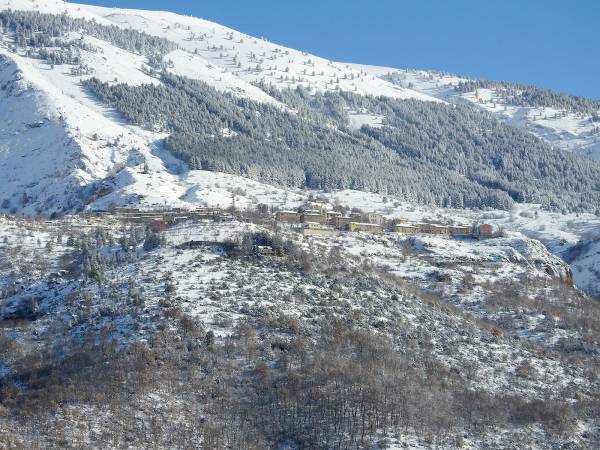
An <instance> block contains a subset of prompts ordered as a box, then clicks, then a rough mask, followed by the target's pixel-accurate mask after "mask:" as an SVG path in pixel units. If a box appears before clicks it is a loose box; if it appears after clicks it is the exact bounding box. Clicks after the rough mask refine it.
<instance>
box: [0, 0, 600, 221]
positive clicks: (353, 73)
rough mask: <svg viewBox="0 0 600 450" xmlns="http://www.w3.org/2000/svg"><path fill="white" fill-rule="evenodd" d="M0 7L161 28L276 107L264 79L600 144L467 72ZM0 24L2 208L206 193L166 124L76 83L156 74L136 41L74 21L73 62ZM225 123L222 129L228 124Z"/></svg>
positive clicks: (169, 24) (232, 87) (180, 53)
mask: <svg viewBox="0 0 600 450" xmlns="http://www.w3.org/2000/svg"><path fill="white" fill-rule="evenodd" d="M0 10H4V11H7V10H12V11H32V12H39V13H46V14H66V15H67V16H69V17H72V18H80V19H85V20H86V21H88V22H90V23H96V24H100V25H104V26H117V27H120V28H121V29H124V30H130V29H131V30H137V31H140V32H142V33H145V34H146V35H150V36H154V37H157V38H160V39H162V40H164V41H165V42H167V41H168V42H169V43H171V44H172V46H173V49H169V51H167V52H165V53H166V54H165V55H164V57H163V61H164V68H165V69H166V70H168V71H169V72H170V73H172V74H175V75H181V76H185V77H187V78H190V79H194V80H199V81H202V82H205V83H207V84H208V85H209V86H212V87H214V88H215V89H217V90H218V91H219V92H223V93H228V94H231V95H233V96H236V97H239V98H248V99H251V100H253V101H256V102H259V103H264V104H268V105H273V106H275V107H277V108H280V109H281V110H282V111H287V110H289V106H287V105H284V104H282V102H281V101H280V100H278V99H276V98H274V97H273V96H272V95H270V94H269V92H271V91H270V90H267V89H264V87H265V86H268V87H269V89H285V88H296V87H299V86H300V87H303V88H305V89H306V90H308V92H312V93H316V92H348V93H352V94H357V95H369V96H384V97H389V98H396V99H414V100H419V101H426V102H442V103H444V102H449V103H456V102H458V101H459V100H460V101H469V102H475V103H476V104H478V105H481V106H482V107H483V108H485V109H488V110H490V111H492V112H498V113H499V114H500V113H501V114H502V115H505V116H507V117H508V118H509V119H510V122H511V123H513V124H516V125H523V126H525V127H526V128H527V130H529V131H532V132H533V133H534V134H536V135H538V136H541V137H543V138H545V139H547V140H548V141H550V142H552V143H557V144H559V145H560V146H561V147H563V148H569V149H573V150H575V151H577V152H579V153H584V154H586V153H589V154H591V155H594V154H595V152H596V146H597V144H598V142H597V139H598V138H597V136H596V135H594V134H593V133H594V130H595V127H596V125H595V124H594V123H592V122H591V121H590V120H589V118H576V117H575V116H574V115H569V114H566V115H565V114H564V113H563V112H560V111H555V110H552V111H550V110H547V109H546V110H540V109H539V108H538V109H535V108H525V107H516V106H515V107H513V106H511V105H504V104H502V102H501V101H497V102H496V101H495V100H494V101H492V100H489V97H490V95H491V94H490V92H491V91H490V90H484V89H479V90H478V91H477V93H476V94H472V93H463V94H458V93H456V92H455V90H454V87H453V86H455V85H457V84H458V83H459V82H461V81H465V80H464V79H461V78H458V77H449V76H445V75H438V74H433V73H426V72H417V71H399V70H396V69H385V68H377V67H370V66H357V65H351V64H344V63H338V62H333V61H329V60H326V59H323V58H320V57H318V56H315V55H310V54H307V53H304V52H300V51H297V50H294V49H290V48H285V47H282V46H278V45H276V44H273V43H271V42H268V41H266V40H263V39H259V38H255V37H251V36H247V35H245V34H243V33H239V32H237V31H235V30H232V29H229V28H226V27H223V26H221V25H218V24H215V23H212V22H209V21H206V20H202V19H198V18H193V17H188V16H181V15H177V14H173V13H168V12H155V11H142V10H127V9H115V8H102V7H97V6H89V5H81V4H72V3H68V2H64V1H61V0H1V1H0ZM2 31H3V33H2V36H1V40H0V61H1V62H0V65H1V66H0V71H1V72H0V73H1V75H0V76H1V80H2V85H1V87H2V92H1V94H0V95H2V107H1V108H0V114H2V115H3V118H4V116H5V117H6V118H5V120H3V125H2V128H1V129H0V154H1V155H2V156H1V159H0V169H1V171H2V174H3V175H4V174H6V176H2V177H0V178H1V180H2V181H1V182H0V183H1V185H0V187H1V192H2V198H0V201H1V202H2V205H3V209H4V211H5V212H7V211H8V212H21V213H26V214H30V215H35V214H45V215H50V214H52V213H63V212H68V211H77V210H81V209H83V208H86V207H91V208H94V207H102V208H104V207H106V206H107V205H110V204H115V205H119V204H127V203H137V202H140V203H146V204H165V203H168V204H170V205H176V206H193V205H194V204H198V203H203V200H204V199H202V198H199V197H198V195H196V194H195V193H197V192H199V191H201V190H202V184H201V183H202V181H200V180H204V179H206V175H205V174H202V173H201V172H199V171H195V170H193V171H189V170H187V168H186V166H185V164H183V163H182V162H180V161H178V160H176V159H175V158H174V157H173V156H172V155H171V153H170V152H168V151H166V150H165V148H164V138H165V137H166V134H165V133H164V132H163V131H164V130H160V129H159V128H157V129H156V130H155V131H151V130H148V129H142V128H141V127H138V126H134V125H132V124H131V123H128V122H127V121H125V120H124V119H123V117H122V116H120V115H119V114H117V113H116V112H115V111H113V110H111V109H109V108H107V107H106V106H104V105H102V104H101V103H100V102H99V101H98V100H97V99H96V98H94V97H93V96H92V95H90V92H89V91H88V90H87V89H85V88H84V87H82V85H81V81H82V80H85V79H89V78H90V77H92V76H93V77H95V78H96V79H98V80H100V81H102V82H110V83H115V82H119V83H126V84H127V85H129V86H139V85H142V84H155V85H159V84H161V81H160V80H159V78H158V77H156V74H155V73H153V71H152V68H151V67H150V66H151V65H152V64H151V62H150V61H149V57H148V55H146V54H144V51H143V50H142V49H139V48H138V49H136V50H135V51H133V50H131V49H127V48H124V47H125V46H123V45H120V46H119V45H116V44H115V43H114V42H110V40H107V39H99V38H98V37H94V35H93V33H87V32H83V33H80V32H75V31H72V32H69V33H68V34H67V35H66V36H65V37H62V38H61V39H62V41H61V45H63V46H69V45H71V47H72V46H73V42H76V46H77V54H78V58H79V59H78V65H77V66H76V67H74V66H73V65H72V64H50V63H49V61H48V60H47V59H46V60H44V59H40V58H39V55H34V54H32V53H31V52H28V51H27V50H26V48H27V45H25V46H24V47H22V46H18V45H16V43H15V42H14V36H12V35H11V32H10V30H2ZM475 97H477V98H475ZM292 112H293V111H292ZM557 114H558V115H559V116H560V118H555V117H556V116H557ZM347 115H348V120H349V126H350V128H351V129H358V128H360V127H361V126H363V125H369V126H371V127H374V128H376V127H379V126H380V125H381V124H382V121H384V120H385V119H386V118H385V117H384V116H382V115H379V114H377V113H374V112H373V111H368V110H361V109H360V108H359V109H352V110H348V111H347ZM222 132H223V133H225V134H224V136H225V135H226V134H227V133H229V131H228V130H227V129H226V128H223V130H222ZM144 168H145V169H146V170H144ZM148 169H149V170H148ZM199 183H200V184H199ZM240 183H245V181H240ZM225 201H226V200H225Z"/></svg>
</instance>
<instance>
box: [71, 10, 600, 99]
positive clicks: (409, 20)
mask: <svg viewBox="0 0 600 450" xmlns="http://www.w3.org/2000/svg"><path fill="white" fill-rule="evenodd" d="M78 3H93V4H97V5H104V6H118V7H125V8H142V9H160V10H169V11H174V12H179V13H183V14H190V15H194V16H198V17H202V18H205V19H209V20H213V21H215V22H218V23H221V24H222V25H226V26H229V27H231V28H235V29H237V30H239V31H242V32H245V33H247V34H250V35H254V36H259V37H265V38H267V39H269V40H271V41H273V42H276V43H279V44H283V45H287V46H290V47H293V48H297V49H300V50H304V51H307V52H310V53H314V54H317V55H319V56H323V57H326V58H329V59H333V60H337V61H345V62H357V63H365V64H375V65H384V66H392V67H409V68H419V69H435V70H441V71H446V72H452V73H458V74H464V75H470V76H474V77H480V78H488V79H495V80H507V81H518V82H523V83H528V84H534V85H537V86H541V87H546V88H550V89H555V90H559V91H562V92H568V93H571V94H577V95H584V96H588V97H592V98H596V99H600V0H570V1H569V0H411V1H404V0H371V1H363V0H320V1H319V0H301V1H299V0H211V1H205V0H170V1H165V0H144V1H140V0H137V1H136V0H86V1H81V2H78Z"/></svg>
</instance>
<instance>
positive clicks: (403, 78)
mask: <svg viewBox="0 0 600 450" xmlns="http://www.w3.org/2000/svg"><path fill="white" fill-rule="evenodd" d="M352 67H354V68H355V69H356V70H361V71H363V72H366V73H368V74H370V75H372V76H375V77H377V78H380V79H385V80H388V81H390V82H393V83H395V84H396V85H398V86H401V87H406V88H410V89H411V90H415V91H418V92H421V93H422V94H425V95H428V96H431V97H435V98H438V99H440V100H443V101H446V102H449V103H471V104H474V105H477V106H478V107H480V108H482V109H484V110H486V111H488V112H490V113H492V114H495V115H497V116H498V117H499V118H500V119H502V120H504V121H506V122H507V123H509V124H510V125H513V126H517V127H521V128H524V129H526V130H527V131H529V132H531V133H532V134H534V135H535V136H537V137H539V138H542V139H544V140H545V141H546V142H548V143H549V144H550V145H552V146H554V147H557V148H560V149H563V150H570V151H575V152H577V153H579V154H581V155H583V156H588V157H591V158H594V159H600V133H599V132H598V130H600V126H599V125H598V124H596V123H594V122H592V121H591V116H589V115H584V114H578V113H574V112H570V111H566V110H561V109H556V108H551V107H543V108H542V107H538V108H534V107H524V106H520V105H515V104H511V103H507V102H505V101H504V100H503V99H502V98H501V97H500V96H498V95H497V93H495V92H493V90H491V89H478V90H477V91H476V92H467V93H460V92H457V91H456V90H455V86H457V85H458V84H459V83H460V82H466V81H469V79H468V78H465V77H460V76H456V75H450V74H445V73H439V72H429V71H422V70H399V69H393V68H388V67H376V66H366V65H352Z"/></svg>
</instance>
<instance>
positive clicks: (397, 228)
mask: <svg viewBox="0 0 600 450" xmlns="http://www.w3.org/2000/svg"><path fill="white" fill-rule="evenodd" d="M275 219H276V220H277V221H278V222H284V223H289V224H293V225H297V227H298V229H300V230H301V231H302V233H303V234H304V235H310V236H317V235H318V236H331V235H335V234H336V233H337V232H338V231H353V232H358V231H362V232H366V233H374V234H378V233H383V232H384V231H390V232H396V233H400V234H405V235H417V234H431V235H441V236H455V237H477V238H482V239H483V238H491V237H494V236H495V233H494V229H493V227H492V226H491V225H488V224H481V225H477V226H465V225H442V224H433V223H413V222H407V221H405V220H403V219H395V220H386V219H385V217H384V216H382V215H381V214H377V213H359V212H353V213H350V214H347V215H344V214H342V213H341V212H337V211H327V210H305V211H279V212H277V213H276V216H275Z"/></svg>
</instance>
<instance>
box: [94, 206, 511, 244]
mask: <svg viewBox="0 0 600 450" xmlns="http://www.w3.org/2000/svg"><path fill="white" fill-rule="evenodd" d="M87 216H88V218H89V219H91V220H93V219H94V218H99V219H101V220H102V221H103V222H104V221H106V219H112V220H115V221H118V222H126V223H131V224H139V225H144V224H145V225H151V226H153V228H155V229H161V228H162V229H165V228H168V227H169V226H172V225H175V224H177V223H181V222H184V221H198V220H210V221H217V222H223V221H229V220H232V219H239V220H245V221H248V222H253V223H265V222H269V221H271V222H274V224H276V225H278V226H283V227H286V228H287V229H289V230H291V231H295V232H298V233H300V234H302V235H303V236H322V237H328V236H337V235H339V234H340V233H342V232H351V233H358V232H360V233H365V234H382V233H397V234H400V235H435V236H440V237H454V238H474V239H491V238H496V237H501V235H502V231H501V230H498V229H496V228H495V227H494V226H492V225H490V224H487V223H474V224H472V225H460V224H442V223H433V222H429V221H424V222H411V221H408V220H407V219H405V218H401V217H396V218H391V219H390V218H386V217H385V216H383V215H382V214H378V213H375V212H362V211H360V210H356V209H355V210H352V211H347V212H342V211H335V210H331V209H326V208H325V207H323V206H322V205H319V204H314V203H307V204H305V205H303V206H301V207H299V208H298V209H297V210H295V211H294V210H279V211H277V210H274V209H273V208H272V207H269V206H267V205H258V206H257V207H256V209H255V210H253V211H239V210H235V208H228V209H221V208H208V207H201V208H196V209H183V208H170V207H163V208H152V209H145V208H138V207H116V208H112V209H111V210H110V211H97V212H91V213H88V214H87Z"/></svg>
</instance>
